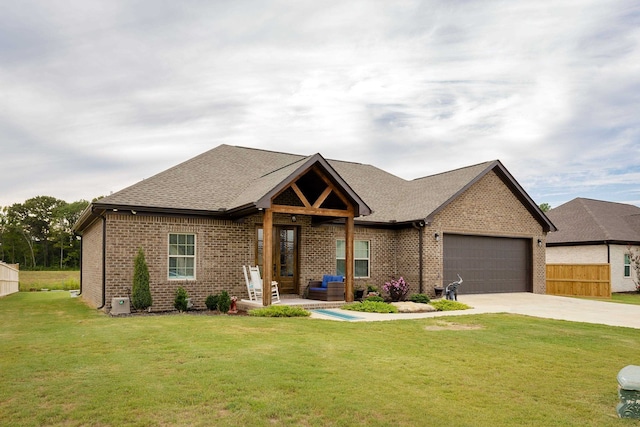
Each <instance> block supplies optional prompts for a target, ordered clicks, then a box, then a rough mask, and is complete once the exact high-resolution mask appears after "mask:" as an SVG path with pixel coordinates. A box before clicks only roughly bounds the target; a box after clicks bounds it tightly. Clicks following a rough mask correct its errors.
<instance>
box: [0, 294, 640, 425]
mask: <svg viewBox="0 0 640 427" xmlns="http://www.w3.org/2000/svg"><path fill="white" fill-rule="evenodd" d="M0 324H1V325H2V327H1V328H0V343H1V344H2V345H0V384H1V386H0V425H12V426H21V425H24V426H40V425H51V426H92V425H93V426H122V425H135V426H148V425H151V426H167V425H189V426H210V425H223V426H224V425H252V426H254V425H257V426H260V425H264V426H267V425H322V426H325V425H336V426H349V425H372V426H415V425H434V426H514V425H530V426H564V425H566V426H578V425H579V426H621V425H631V424H630V423H629V422H628V421H625V420H619V419H617V416H616V413H615V405H616V403H617V401H618V397H617V382H616V375H617V373H618V371H619V370H620V369H621V368H622V367H624V366H626V365H629V364H640V363H638V362H639V359H638V358H639V357H640V356H639V355H640V331H638V330H635V329H628V328H615V327H609V326H599V325H588V324H579V323H570V322H563V321H554V320H543V319H535V318H531V317H524V316H516V315H507V314H501V315H497V314H496V315H475V316H470V315H466V316H455V317H445V318H431V319H422V320H395V321H389V322H371V323H356V322H354V323H349V322H334V321H323V320H317V319H309V318H258V317H250V316H198V315H189V314H181V315H166V316H155V315H150V316H132V317H121V318H111V317H109V316H106V315H103V314H100V313H98V312H96V311H95V310H93V309H90V308H87V307H86V306H84V305H83V303H82V302H81V300H80V299H78V298H70V297H69V293H68V292H47V293H18V294H14V295H11V296H8V297H5V298H1V299H0ZM633 425H635V424H633Z"/></svg>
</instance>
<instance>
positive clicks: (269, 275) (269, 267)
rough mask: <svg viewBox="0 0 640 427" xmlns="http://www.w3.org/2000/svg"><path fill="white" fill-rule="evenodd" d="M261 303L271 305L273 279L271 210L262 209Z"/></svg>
mask: <svg viewBox="0 0 640 427" xmlns="http://www.w3.org/2000/svg"><path fill="white" fill-rule="evenodd" d="M262 230H263V231H262V232H263V238H262V244H263V247H262V305H263V306H265V307H266V306H269V305H271V281H272V280H273V211H272V210H271V209H265V210H264V218H263V222H262Z"/></svg>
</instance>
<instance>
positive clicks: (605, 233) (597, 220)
mask: <svg viewBox="0 0 640 427" xmlns="http://www.w3.org/2000/svg"><path fill="white" fill-rule="evenodd" d="M577 199H578V202H579V203H580V205H582V207H583V208H584V210H585V211H586V212H587V214H588V215H589V216H590V217H591V219H593V221H594V222H595V223H596V224H597V225H598V228H599V229H600V230H602V231H603V232H604V236H605V237H606V238H607V240H610V239H611V233H609V230H607V228H606V227H605V226H604V225H602V224H601V223H600V220H599V219H598V217H597V216H596V215H595V214H594V213H593V211H592V210H591V209H590V208H589V206H587V204H586V203H584V200H594V199H584V198H581V197H578V198H577Z"/></svg>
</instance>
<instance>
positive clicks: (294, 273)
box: [242, 155, 371, 308]
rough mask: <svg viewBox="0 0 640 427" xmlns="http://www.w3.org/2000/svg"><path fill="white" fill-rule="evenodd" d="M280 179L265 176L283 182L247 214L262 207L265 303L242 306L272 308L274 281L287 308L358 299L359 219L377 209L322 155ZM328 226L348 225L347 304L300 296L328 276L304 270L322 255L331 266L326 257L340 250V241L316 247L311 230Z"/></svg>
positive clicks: (259, 253)
mask: <svg viewBox="0 0 640 427" xmlns="http://www.w3.org/2000/svg"><path fill="white" fill-rule="evenodd" d="M275 175H278V176H266V177H263V179H264V180H267V181H271V182H272V183H275V182H277V184H275V186H273V187H271V190H270V191H268V192H267V193H263V194H262V195H261V196H260V197H259V198H258V199H257V201H256V202H254V203H252V205H253V206H252V209H250V210H249V211H247V214H250V213H251V210H253V209H257V210H258V212H259V214H260V215H261V221H260V222H261V224H260V223H257V224H256V225H257V226H258V228H257V235H256V250H255V253H256V264H258V265H259V266H260V272H261V275H262V283H263V284H262V286H263V289H262V301H261V304H260V302H259V301H257V302H254V301H250V302H247V301H242V303H243V304H249V305H255V306H269V305H271V304H272V303H273V301H272V293H271V292H270V284H271V283H272V281H276V282H279V287H280V288H281V289H280V293H281V297H282V298H285V299H286V303H287V305H299V306H303V307H304V308H314V307H315V308H335V307H339V306H341V305H343V304H344V303H345V302H349V301H353V289H354V218H355V217H358V216H360V215H368V214H370V213H371V210H370V209H369V208H368V206H367V205H366V204H365V203H364V202H363V201H362V200H361V199H360V198H359V197H358V195H357V194H355V193H354V192H353V190H352V189H351V188H350V187H349V186H348V185H347V184H346V182H345V181H344V180H343V179H342V178H341V177H340V176H339V175H338V174H337V173H336V172H335V170H333V168H332V167H331V166H330V165H329V164H328V163H327V162H326V160H325V159H324V158H322V156H320V155H315V156H313V157H312V158H310V159H308V160H307V161H305V162H303V163H301V164H293V165H290V166H289V167H287V168H284V169H282V170H279V171H277V173H276V174H275ZM272 183H270V184H269V186H271V185H273V184H272ZM265 184H266V183H265ZM254 200H255V199H254ZM253 212H255V210H254V211H253ZM323 224H331V225H334V226H336V227H341V228H342V227H343V230H344V232H343V235H342V237H341V239H344V272H343V273H341V275H342V274H344V285H345V286H344V301H328V302H327V301H317V300H305V299H303V298H301V297H300V296H301V295H302V294H303V290H304V288H305V287H306V286H307V282H306V281H307V280H318V279H321V278H322V276H321V275H319V276H320V277H315V275H314V276H313V277H311V276H306V275H302V276H301V275H300V271H306V272H309V270H310V268H309V266H310V265H312V264H314V263H316V261H317V259H314V256H313V253H312V252H313V251H314V250H317V251H319V252H320V251H322V252H323V257H322V258H323V259H324V261H325V262H326V259H325V258H326V254H327V253H331V252H332V251H334V250H335V245H336V243H335V240H334V241H332V242H326V241H325V242H324V245H322V246H320V247H317V248H316V247H313V246H312V245H313V243H312V240H313V238H312V237H310V236H311V235H312V234H314V232H313V231H309V230H312V229H319V228H318V227H321V226H322V225H323ZM302 232H304V233H306V237H305V239H304V240H302V239H301V238H300V234H302ZM298 245H300V246H301V247H304V252H305V255H304V256H303V257H302V259H300V255H299V254H298V251H297V247H298ZM305 245H307V246H306V247H305ZM328 245H330V246H328ZM334 259H335V257H334ZM265 266H269V267H266V268H265ZM327 267H328V266H327ZM325 268H326V267H325ZM335 268H336V267H335V264H334V265H333V266H332V267H331V268H330V269H328V270H324V271H322V272H321V273H322V274H335V273H336V272H335ZM316 274H317V273H316ZM284 302H285V301H282V302H281V303H284Z"/></svg>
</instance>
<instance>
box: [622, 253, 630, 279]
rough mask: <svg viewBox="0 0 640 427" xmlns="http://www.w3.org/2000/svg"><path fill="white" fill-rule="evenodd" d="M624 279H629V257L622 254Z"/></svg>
mask: <svg viewBox="0 0 640 427" xmlns="http://www.w3.org/2000/svg"><path fill="white" fill-rule="evenodd" d="M624 277H631V255H629V254H624Z"/></svg>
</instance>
